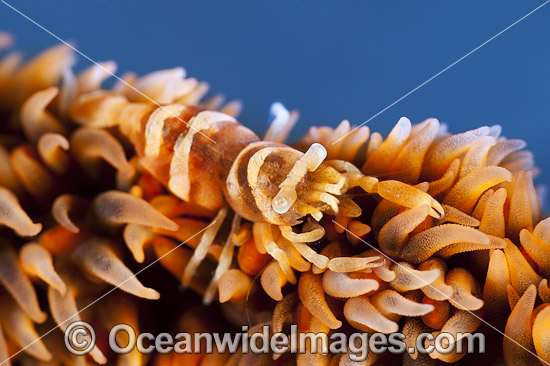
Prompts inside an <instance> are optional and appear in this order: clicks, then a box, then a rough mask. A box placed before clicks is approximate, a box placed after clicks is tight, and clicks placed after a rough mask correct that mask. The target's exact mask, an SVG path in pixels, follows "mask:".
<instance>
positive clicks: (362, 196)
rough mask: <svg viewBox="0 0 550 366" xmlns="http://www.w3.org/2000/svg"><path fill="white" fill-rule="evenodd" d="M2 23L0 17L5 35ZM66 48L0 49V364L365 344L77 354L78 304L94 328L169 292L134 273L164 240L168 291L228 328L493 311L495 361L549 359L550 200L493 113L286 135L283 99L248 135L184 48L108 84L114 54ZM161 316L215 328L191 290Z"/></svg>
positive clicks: (303, 357) (418, 322)
mask: <svg viewBox="0 0 550 366" xmlns="http://www.w3.org/2000/svg"><path fill="white" fill-rule="evenodd" d="M10 43H11V38H10V37H9V36H8V35H7V34H5V33H0V48H4V47H8V46H9V45H10ZM74 62H75V59H74V57H73V54H72V53H71V50H70V48H68V47H66V46H56V47H53V48H51V49H49V50H46V51H45V52H43V53H42V54H40V55H38V56H37V57H35V58H34V59H33V60H31V61H29V62H27V63H25V64H21V57H20V56H19V54H17V53H11V54H8V55H7V56H5V57H4V58H3V59H2V60H1V61H0V118H1V119H2V128H1V132H0V225H1V227H0V230H1V232H2V233H1V235H2V237H1V239H0V284H1V285H2V287H1V289H0V300H1V303H0V310H1V311H0V325H1V327H0V361H4V360H6V363H5V364H6V365H7V364H10V363H11V362H12V361H14V360H18V361H19V362H21V364H25V365H33V364H35V363H34V361H35V360H39V361H42V362H49V364H52V365H62V364H71V365H72V364H82V365H84V364H86V362H88V361H93V362H95V363H99V364H104V363H107V360H109V361H110V360H111V359H114V358H115V357H117V360H116V362H117V363H118V364H130V365H145V364H154V365H159V366H162V365H184V364H185V365H206V364H211V363H212V364H224V363H227V364H233V365H238V364H249V363H260V364H270V363H274V364H287V363H289V364H293V363H297V364H298V365H306V364H315V365H337V364H339V365H352V364H356V363H357V362H355V361H354V360H353V357H352V353H353V352H352V350H351V349H347V348H346V349H343V350H342V352H341V354H335V353H330V352H328V353H315V352H312V350H311V345H310V346H307V347H306V348H305V349H304V350H302V351H303V352H301V353H299V354H298V355H294V354H285V355H279V354H277V355H253V354H244V353H237V354H234V355H229V354H224V353H222V354H218V353H215V354H204V353H202V354H194V355H178V354H174V355H155V356H154V357H152V358H151V359H150V358H149V357H147V356H146V355H142V354H140V353H139V352H137V351H135V350H134V351H132V352H130V353H127V354H123V355H118V356H115V355H113V354H110V353H109V352H108V350H107V349H106V347H105V345H104V344H102V343H101V342H98V345H96V347H95V348H94V349H93V350H92V351H91V353H90V358H88V359H84V358H83V357H78V356H75V355H73V354H71V353H69V352H68V351H67V350H66V349H65V348H64V346H63V337H62V334H63V332H64V331H65V330H66V329H67V327H68V325H69V324H70V323H71V322H72V321H75V320H79V319H84V320H86V321H88V322H90V323H91V324H93V325H94V327H97V329H99V330H100V331H99V333H100V336H103V337H105V330H106V329H109V328H110V327H112V326H114V325H115V324H117V323H121V322H123V323H126V324H130V325H132V327H133V328H134V329H136V330H138V329H142V328H143V327H144V326H145V327H147V326H150V325H149V324H147V323H148V320H147V319H148V318H149V316H151V310H150V309H151V307H152V306H153V305H151V303H152V302H150V301H145V300H156V299H159V297H161V295H162V297H164V296H165V294H164V293H162V292H161V291H160V288H161V287H162V288H164V286H161V285H165V284H161V283H159V282H162V280H161V281H158V280H157V277H156V276H151V275H150V276H147V277H143V278H142V279H138V278H137V277H136V275H139V274H141V272H142V271H145V270H146V269H147V270H148V272H149V273H160V272H162V270H159V269H158V268H154V267H153V268H149V267H152V266H153V264H154V263H155V262H156V261H160V264H161V265H162V266H163V267H164V268H165V269H166V270H167V271H168V272H169V273H170V274H171V275H173V276H174V277H175V278H176V279H177V280H178V281H179V282H180V284H181V288H178V286H177V284H176V285H175V286H174V288H173V289H170V292H174V293H176V292H178V290H181V289H184V288H190V289H191V290H192V291H193V292H195V293H197V294H200V296H201V297H202V301H203V303H204V304H212V305H211V306H212V309H217V310H219V311H218V313H216V317H219V318H221V319H223V322H224V323H227V324H225V326H226V328H227V329H230V330H231V329H232V327H234V326H242V325H252V328H251V329H250V332H255V331H257V330H258V329H260V327H261V326H262V325H270V326H271V327H272V332H273V333H278V332H288V326H289V324H296V325H297V326H298V331H299V332H307V331H311V332H315V333H321V334H325V335H326V336H327V337H328V336H329V335H330V334H333V333H334V332H335V331H336V330H337V331H338V332H343V333H346V334H351V333H354V332H365V333H375V332H380V333H386V334H391V333H395V332H402V333H403V334H404V335H405V339H404V342H405V344H406V345H407V347H409V346H414V345H415V339H416V337H417V336H418V335H419V334H420V333H424V332H430V333H432V334H434V335H437V334H440V333H450V334H452V335H455V336H456V335H457V334H458V333H464V332H474V331H477V330H481V331H484V332H487V334H490V332H491V331H492V329H491V328H492V327H494V328H493V329H495V328H496V329H500V330H501V331H503V332H504V334H505V337H503V338H500V339H499V341H498V342H499V343H500V345H498V344H497V345H495V347H496V348H497V349H498V350H499V351H498V352H497V353H498V354H502V356H503V357H504V359H505V361H506V363H507V364H508V365H516V364H532V363H535V362H538V361H536V359H535V355H536V356H538V357H540V358H541V359H542V360H544V361H546V362H550V353H549V352H548V349H549V348H550V343H549V342H550V341H549V335H548V334H549V333H548V329H549V324H550V310H549V306H548V304H549V303H550V288H549V286H548V283H547V277H548V275H549V274H550V260H549V258H550V221H549V219H545V220H541V217H542V216H543V214H542V212H541V211H542V210H541V206H542V197H543V190H542V189H538V188H535V186H534V183H533V178H534V175H536V173H537V169H536V167H535V166H534V159H533V156H532V154H531V153H530V152H528V151H524V150H522V149H523V148H524V147H525V145H526V144H525V142H523V141H521V140H511V139H507V138H505V137H503V136H501V128H500V126H498V125H495V126H484V127H480V128H478V129H475V130H471V131H467V132H463V133H458V134H451V133H449V132H448V131H447V126H446V125H444V124H441V123H440V122H439V121H438V120H436V119H433V118H432V119H428V120H425V121H423V122H421V123H417V124H412V123H411V122H410V121H409V120H408V119H407V118H401V119H400V120H399V121H398V122H397V124H396V125H395V127H394V128H393V129H392V130H391V132H390V133H389V134H388V136H387V137H386V138H383V137H382V135H380V134H379V133H376V132H374V133H372V134H371V133H370V130H369V128H367V127H360V128H357V129H352V127H351V125H350V123H349V122H348V121H343V122H342V123H341V124H340V125H339V126H338V127H336V128H331V127H312V128H311V129H310V130H309V131H308V133H307V134H306V135H305V136H303V137H302V138H301V139H300V140H299V141H298V142H296V143H295V144H290V145H288V144H287V142H286V140H287V138H288V136H289V133H290V130H291V128H292V126H293V125H294V124H295V123H296V121H297V118H298V113H297V112H296V111H287V110H286V109H285V108H284V107H283V106H282V105H281V104H279V103H274V104H273V106H272V108H271V120H272V121H271V125H270V127H269V128H268V130H267V132H266V133H265V135H264V136H263V138H260V137H259V136H257V135H256V134H255V133H254V132H252V131H251V130H250V129H248V128H247V127H245V126H244V125H242V124H241V123H239V122H238V121H237V116H238V114H239V111H240V108H241V105H240V102H238V101H231V102H228V103H226V104H223V97H222V96H220V95H216V96H214V97H212V98H211V99H208V100H206V101H203V98H204V96H205V95H206V94H207V92H208V84H206V83H204V82H199V81H197V80H196V79H193V78H187V77H186V73H185V70H184V69H182V68H174V69H170V70H162V71H157V72H153V73H151V74H148V75H145V76H138V75H135V74H132V73H128V74H125V75H123V76H122V81H120V80H119V81H118V82H116V83H115V84H114V85H113V86H112V87H111V88H109V89H107V88H104V87H103V82H104V81H105V80H106V79H107V78H108V77H109V76H111V74H112V73H113V72H115V71H116V64H115V63H114V62H104V63H101V64H95V65H93V66H91V67H89V68H88V69H85V70H84V71H82V72H80V73H78V74H76V75H75V74H74V73H73V71H72V66H73V64H74ZM145 264H147V266H144V265H145ZM159 276H160V275H159ZM142 281H143V283H142ZM172 284H173V283H172ZM113 286H114V287H113ZM111 292H112V294H111ZM187 294H188V292H186V293H185V294H184V295H182V296H187ZM104 297H105V298H104ZM141 299H143V300H141ZM159 301H161V302H162V301H163V300H162V299H161V300H159ZM96 302H97V304H96ZM46 309H47V310H46ZM155 316H156V317H158V318H155ZM167 316H168V317H169V318H170V319H169V322H170V325H171V326H172V327H174V328H175V330H176V331H187V332H195V331H207V330H209V331H212V330H213V329H214V328H216V327H215V326H213V324H212V322H211V319H208V316H205V314H204V309H199V308H198V307H197V305H196V304H186V303H184V304H180V303H178V304H174V305H170V312H169V314H161V315H159V314H155V315H154V316H153V321H156V320H158V321H159V322H160V321H162V320H163V319H165V318H166V317H167ZM175 319H180V321H179V322H175V321H174V320H175ZM487 324H489V327H488V326H487ZM56 327H58V328H59V329H60V330H61V331H58V330H56V329H55V328H56ZM41 336H43V337H41ZM489 351H491V352H493V351H492V350H489ZM463 357H467V360H468V362H469V361H471V360H473V361H477V360H478V359H481V355H476V354H471V355H468V356H466V354H465V353H458V352H456V351H454V352H451V353H449V354H440V353H437V352H433V353H430V354H423V353H419V352H418V351H417V352H414V353H410V354H409V353H406V352H405V353H403V354H402V355H397V356H396V355H391V354H389V353H385V354H376V353H369V354H368V357H367V359H366V360H364V361H362V362H360V364H361V365H372V364H375V363H377V364H401V363H402V364H404V365H412V364H425V365H433V364H436V362H439V361H443V362H446V363H454V362H458V361H460V360H461V359H462V358H463ZM473 361H472V362H473ZM110 362H112V361H110ZM543 364H544V363H543Z"/></svg>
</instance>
